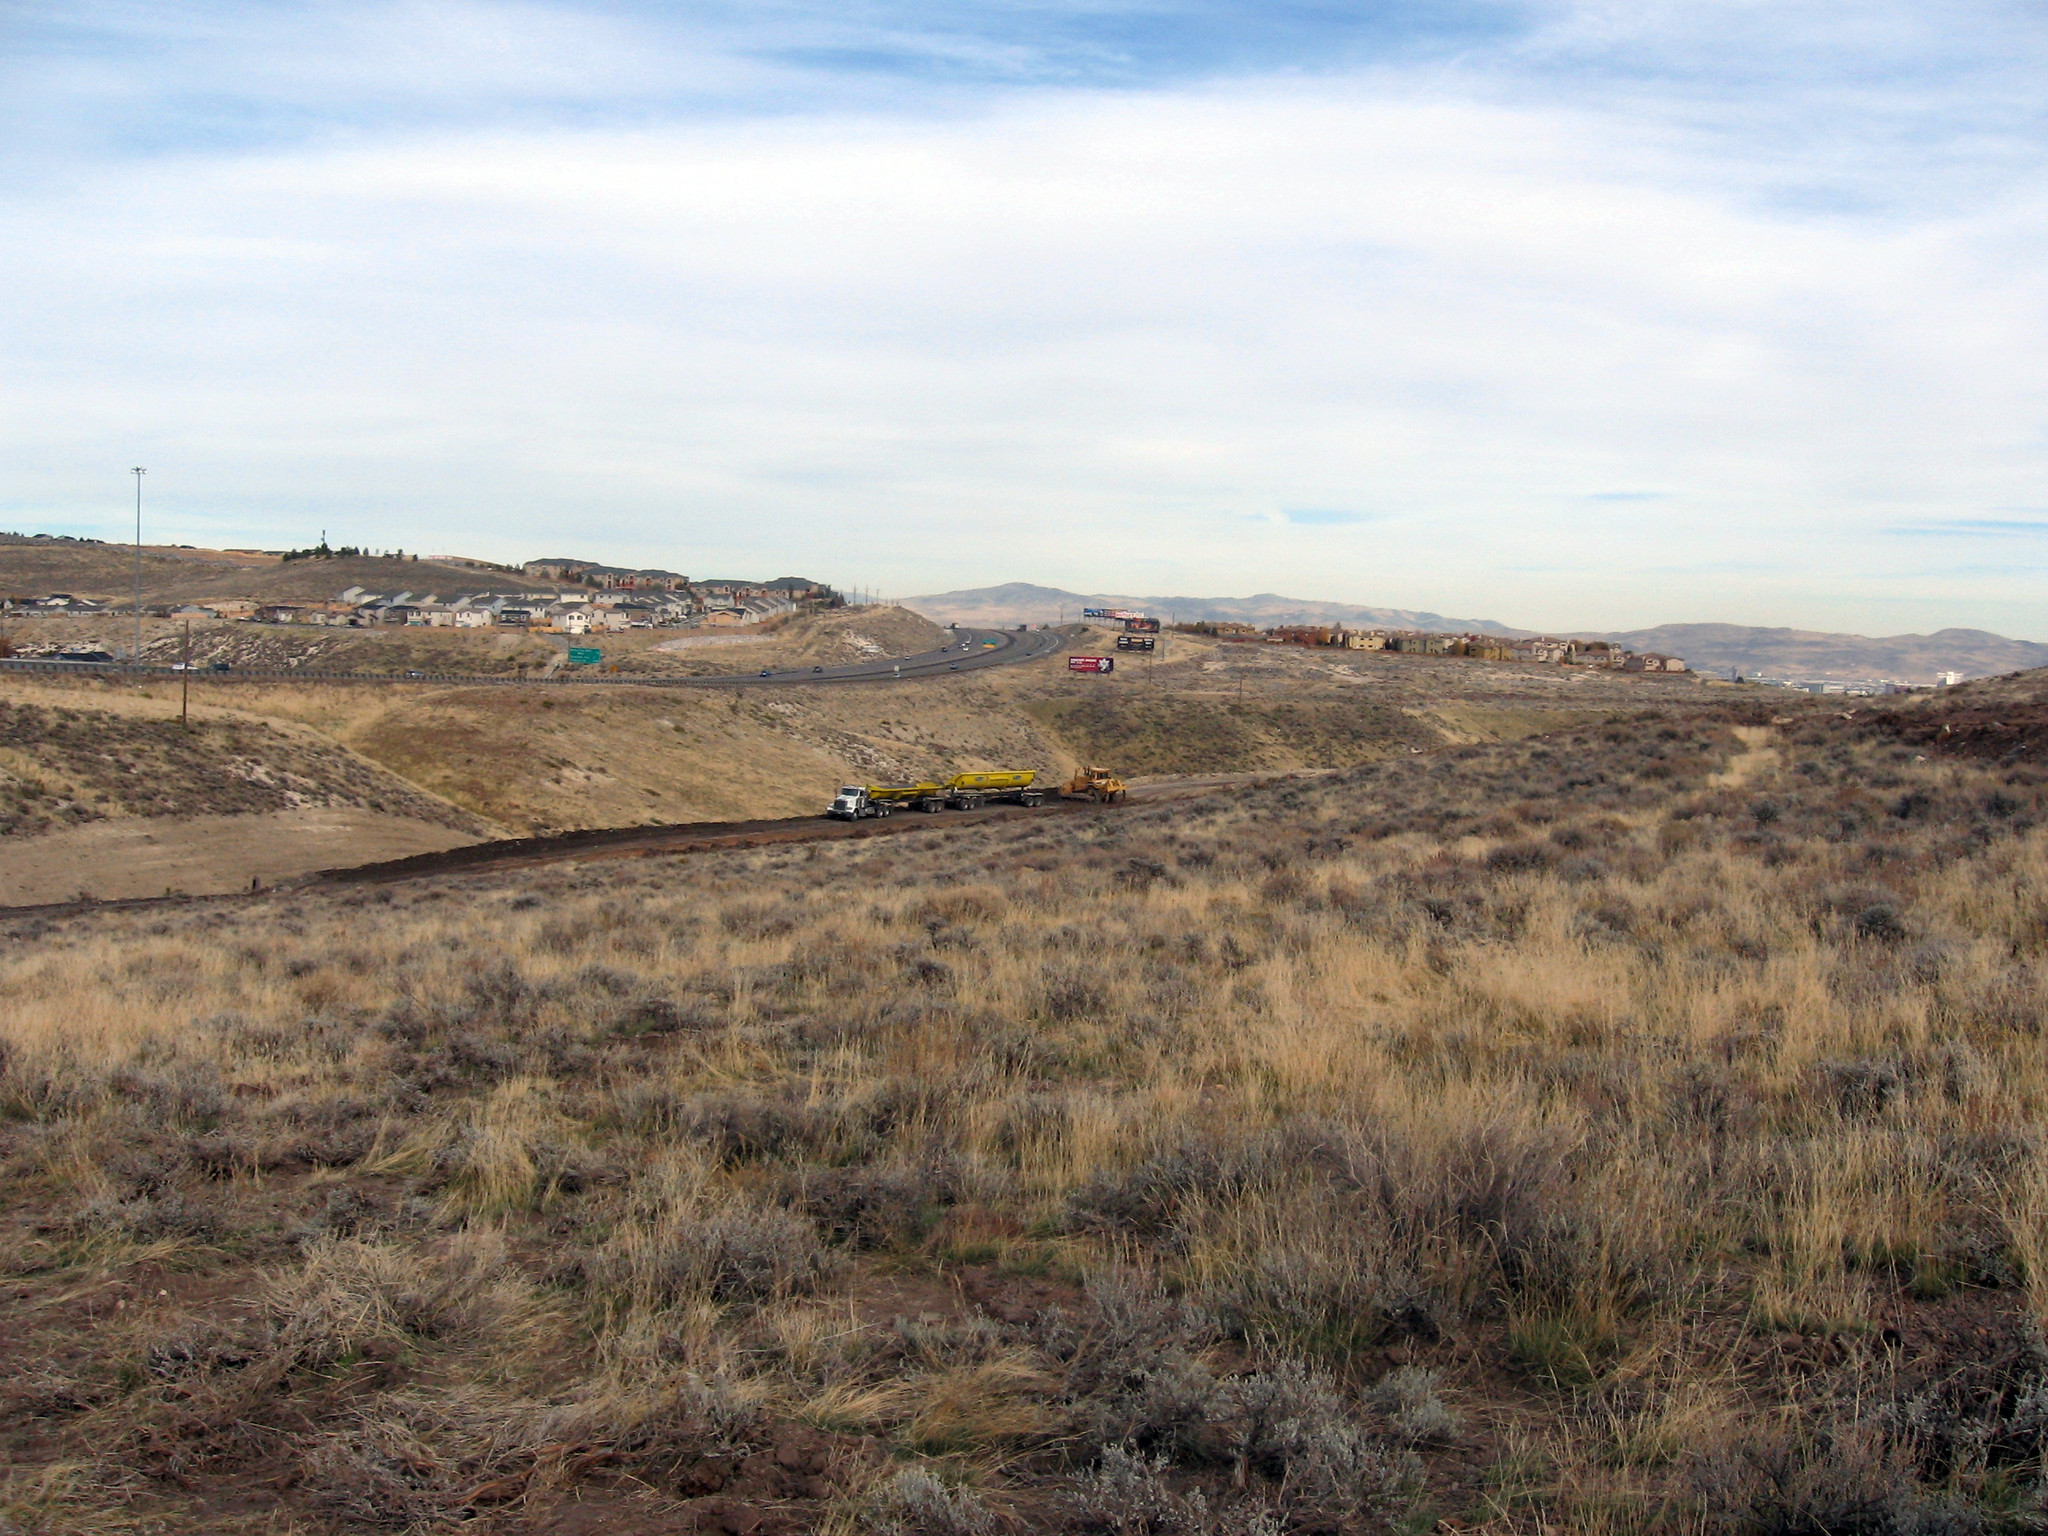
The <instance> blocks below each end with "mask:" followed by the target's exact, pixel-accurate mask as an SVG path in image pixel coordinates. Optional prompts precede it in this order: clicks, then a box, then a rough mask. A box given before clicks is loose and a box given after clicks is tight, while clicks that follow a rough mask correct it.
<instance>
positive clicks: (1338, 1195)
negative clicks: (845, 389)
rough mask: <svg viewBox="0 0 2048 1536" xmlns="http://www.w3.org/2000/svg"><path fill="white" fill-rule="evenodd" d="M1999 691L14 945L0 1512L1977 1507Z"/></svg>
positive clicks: (270, 1520)
mask: <svg viewBox="0 0 2048 1536" xmlns="http://www.w3.org/2000/svg"><path fill="white" fill-rule="evenodd" d="M2001 690H2002V691H2001ZM2041 691H2042V690H2041V686H2040V684H2039V682H2038V681H2036V680H2023V681H2020V682H2015V683H2011V684H2005V685H1998V687H1997V688H1994V689H1989V690H1980V691H1973V690H1964V691H1963V693H1962V694H1961V695H1958V696H1957V697H1956V698H1955V699H1953V700H1943V701H1941V704H1940V708H1942V709H1950V710H1952V711H1953V713H1954V716H1955V718H1953V719H1949V718H1947V717H1944V716H1943V715H1941V714H1939V713H1937V712H1934V710H1933V709H1931V708H1920V709H1917V710H1909V711H1904V712H1902V713H1900V714H1898V715H1892V714H1887V713H1885V712H1883V711H1874V710H1869V709H1863V710H1858V711H1856V712H1854V713H1852V712H1850V711H1847V710H1833V709H1828V708H1825V707H1822V706H1820V705H1818V704H1813V705H1806V704H1796V705H1795V704H1788V703H1787V702H1785V700H1784V698H1783V696H1779V697H1778V698H1777V699H1776V700H1774V701H1772V702H1771V703H1768V704H1766V703H1762V702H1760V701H1758V700H1757V698H1756V697H1755V696H1754V695H1740V696H1737V695H1718V696H1717V695H1709V694H1706V693H1705V692H1704V691H1702V692H1700V693H1699V694H1696V695H1695V696H1694V703H1693V704H1692V706H1691V707H1690V709H1689V710H1680V709H1678V708H1677V707H1676V706H1673V707H1672V708H1670V709H1667V710H1665V711H1664V712H1663V713H1662V714H1660V715H1652V716H1643V715H1619V716H1615V717H1613V718H1612V719H1607V718H1601V719H1597V720H1592V721H1588V722H1585V723H1582V724H1579V725H1575V726H1572V727H1570V728H1568V729H1560V730H1555V731H1551V732H1548V733H1543V734H1537V735H1527V736H1523V737H1522V738H1520V739H1517V740H1511V741H1500V742H1492V743H1473V744H1469V745H1464V746H1446V747H1441V748H1438V749H1435V750H1432V751H1429V752H1425V753H1422V754H1407V753H1403V754H1399V755H1396V756H1393V757H1391V758H1388V759H1385V760H1382V761H1379V762H1375V763H1368V764H1364V765H1361V766H1358V767H1354V768H1351V769H1347V770H1344V771H1341V772H1337V773H1333V774H1328V775H1324V776H1320V777H1316V778H1313V779H1301V780H1298V781H1294V782H1292V783H1283V784H1280V785H1278V786H1276V787H1272V788H1269V789H1267V790H1264V791H1261V792H1260V793H1258V794H1257V795H1256V796H1233V795H1227V794H1225V795H1218V796H1216V797H1214V798H1212V799H1209V800H1206V801H1198V802H1193V803H1183V804H1181V805H1178V806H1175V807H1160V808H1157V809H1148V808H1144V807H1141V806H1136V805H1133V806H1129V807H1124V808H1121V809H1118V810H1105V811H1104V812H1102V813H1101V814H1099V815H1090V816H1082V817H1061V818H1057V819H1049V820H1047V821H1046V822H1044V823H1040V824H1033V823H1032V822H1030V821H1028V820H1025V821H1021V822H1019V821H1011V822H1006V823H998V824H991V825H988V826H983V827H976V828H972V829H962V830H960V831H958V832H956V833H954V834H952V835H950V836H945V837H919V838H889V839H881V840H877V841H874V842H862V841H853V842H842V843H834V844H825V845H817V846H814V847H811V848H803V847H792V848H780V849H776V850H772V851H771V850H757V851H752V852H723V853H706V854H697V855H693V856H690V857H687V858H679V859H646V858H643V859H636V860H631V861H618V862H603V861H593V862H588V863H584V864H581V865H558V866H553V867H551V868H549V869H545V870H540V871H525V872H521V873H518V874H501V875H496V876H489V875H481V876H471V877H467V878H461V879H457V878H444V879H441V880H438V881H432V882H425V881H423V882H416V883H412V884H406V885H397V886H387V887H377V888H355V889H351V890H347V891H318V890H307V891H299V892H280V893H275V894H272V895H268V896H263V897H250V898H246V899H237V900H233V901H223V902H214V903H195V904H190V905H186V906H167V907H162V908H158V909H153V910H129V911H100V912H89V913H82V914H77V915H73V916H66V917H63V918H57V919H53V918H49V917H42V918H37V919H33V920H29V919H22V918H16V919H14V920H13V922H12V923H11V925H10V927H9V930H8V943H7V944H6V946H5V948H4V950H0V1049H4V1055H0V1063H4V1065H0V1117H4V1118H0V1159H4V1169H5V1175H6V1176H5V1179H4V1182H0V1191H4V1194H0V1201H4V1227H0V1273H4V1284H0V1462H4V1464H5V1466H6V1468H7V1470H6V1471H5V1473H4V1474H0V1477H4V1482H0V1529H5V1528H7V1524H8V1523H10V1522H11V1525H12V1527H13V1528H15V1529H20V1530H33V1531H38V1532H61V1533H77V1536H87V1533H116V1532H143V1531H186V1530H207V1531H222V1532H258V1531H261V1532H266V1533H283V1532H298V1533H308V1536H310V1533H327V1532H343V1531H347V1532H357V1531H422V1532H426V1531H434V1530H441V1529H446V1528H452V1527H454V1526H457V1525H461V1526H465V1527H467V1528H470V1529H475V1530H479V1531H491V1532H505V1533H512V1532H534V1533H538V1532H561V1533H568V1536H576V1533H598V1532H605V1533H621V1536H628V1533H629V1536H656V1533H683V1532H696V1531H703V1532H730V1533H742V1532H756V1533H764V1536H773V1533H777V1532H790V1533H793V1532H810V1531H817V1532H833V1533H849V1536H850V1533H853V1532H883V1533H891V1536H964V1533H977V1536H980V1533H987V1536H995V1533H1001V1532H1018V1533H1023V1532H1052V1531H1066V1532H1079V1533H1094V1536H1111V1533H1116V1536H1141V1533H1142V1536H1253V1533H1259V1536H1279V1533H1325V1536H1337V1533H1364V1532H1377V1531H1425V1530H1430V1529H1433V1528H1434V1529H1445V1530H1452V1529H1468V1530H1478V1529H1484V1530H1490V1531H1495V1532H1503V1533H1505V1532H1529V1533H1534V1532H1538V1531H1556V1532H1564V1531H1569V1532H1595V1533H1598V1532H1670V1533H1687V1536H1693V1533H1699V1536H1704V1533H1710V1532H1730V1533H1736V1532H1741V1533H1780V1536H1794V1533H1811V1536H1820V1533H1832V1532H1862V1533H1871V1536H1876V1533H1899V1536H1905V1533H1935V1532H1942V1533H1951V1532H1953V1533H1965V1532H1976V1531H2018V1530H2033V1529H2039V1528H2041V1526H2042V1523H2043V1519H2042V1508H2043V1506H2042V1497H2041V1494H2042V1487H2043V1485H2042V1481H2041V1479H2042V1460H2041V1458H2042V1452H2043V1435H2044V1433H2048V1344H2044V1342H2043V1333H2042V1327H2043V1324H2044V1322H2048V1148H2044V1145H2043V1136H2042V1122H2043V1110H2044V1106H2048V1061H2044V1057H2043V1042H2042V1032H2041V1031H2042V1018H2043V1007H2044V1001H2048V996H2044V994H2048V974H2044V966H2048V815H2044V811H2048V806H2044V783H2048V774H2044V773H2043V772H2042V771H2041V770H2039V769H2037V768H2036V767H2034V766H2032V764H2031V761H2030V755H2031V750H2032V747H2031V742H2032V738H2031V736H2029V735H2027V734H2026V732H2027V731H2028V730H2029V729H2030V728H2031V727H2030V725H2029V722H2032V721H2038V720H2041V719H2043V718H2048V709H2044V708H2043V701H2042V698H2041ZM1674 697H1676V696H1675V695H1674ZM1774 709H1775V710H1776V711H1778V713H1775V714H1774V713H1773V710H1774ZM1973 711H1974V713H1973ZM1979 716H1981V717H1982V718H1981V720H1980V719H1979ZM1958 721H1960V722H1961V724H1962V728H1960V729H1958V728H1956V726H1957V722H1958ZM1943 724H1947V725H1948V726H1949V727H1950V729H1949V730H1948V731H1947V732H1946V734H1944V733H1943V730H1942V726H1943ZM1994 724H1996V725H1997V726H1998V727H1999V730H2000V731H2002V732H2004V734H2003V735H2000V734H1998V733H1997V732H1994V731H1993V730H1992V726H1993V725H1994ZM1979 725H1981V726H1982V729H1979V728H1978V726H1979ZM2016 733H2017V734H2016Z"/></svg>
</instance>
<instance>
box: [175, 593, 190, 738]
mask: <svg viewBox="0 0 2048 1536" xmlns="http://www.w3.org/2000/svg"><path fill="white" fill-rule="evenodd" d="M178 724H180V725H182V726H183V727H184V728H185V729H186V730H188V731H189V730H191V729H192V621H191V620H190V619H187V620H186V621H185V670H184V671H182V672H180V673H179V674H178Z"/></svg>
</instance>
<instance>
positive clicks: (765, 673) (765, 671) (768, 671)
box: [761, 667, 775, 677]
mask: <svg viewBox="0 0 2048 1536" xmlns="http://www.w3.org/2000/svg"><path fill="white" fill-rule="evenodd" d="M761 675H762V676H763V677H773V676H774V675H775V673H774V670H773V669H772V668H769V667H763V668H762V669H761Z"/></svg>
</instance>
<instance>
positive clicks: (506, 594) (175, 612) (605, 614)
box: [6, 559, 842, 635]
mask: <svg viewBox="0 0 2048 1536" xmlns="http://www.w3.org/2000/svg"><path fill="white" fill-rule="evenodd" d="M514 574H515V577H516V578H519V580H518V584H517V585H512V584H509V583H508V585H507V586H506V587H505V589H504V590H499V591H483V592H468V593H464V594H462V595H459V596H453V597H450V598H448V599H447V600H445V601H444V600H443V599H442V598H441V596H440V595H439V594H438V593H435V592H430V591H417V592H414V591H398V592H371V591H368V590H366V589H365V588H363V587H360V586H352V587H348V588H346V589H345V590H343V591H341V592H338V593H336V594H335V595H334V596H333V597H332V598H327V599H318V600H297V601H291V602H258V601H256V600H255V599H253V598H233V597H231V598H209V599H207V600H205V601H203V602H197V603H190V604H186V605H184V606H182V607H179V608H175V609H171V610H169V611H168V612H169V616H170V617H172V618H192V619H201V618H204V619H236V620H243V621H247V622H251V623H257V624H317V625H337V626H349V627H363V626H377V625H423V626H428V627H432V628H449V629H508V628H509V629H526V630H541V631H545V632H550V633H555V634H565V635H588V634H603V633H608V632H616V631H620V630H629V629H700V628H703V629H721V628H739V627H742V626H746V625H753V624H760V623H764V622H766V621H768V620H770V619H774V618H779V617H781V616H783V615H785V614H790V613H794V612H797V611H798V610H799V609H800V608H804V607H830V606H834V605H836V604H838V603H839V602H841V601H842V599H841V598H840V597H839V595H838V594H837V593H836V592H834V591H833V590H832V588H831V587H829V586H827V585H825V584H824V583H822V582H816V581H810V580H807V579H805V578H802V577H796V576H784V577H779V578H777V579H776V580H774V581H746V580H739V579H724V580H715V581H692V580H691V579H690V578H689V577H687V576H684V575H682V574H680V573H679V572H675V571H657V570H642V571H633V570H625V569H623V568H621V567H617V566H607V565H600V564H598V563H597V562H595V561H590V560H570V559H552V560H532V561H528V562H527V563H526V564H525V565H524V566H523V567H521V568H520V570H519V571H518V572H517V573H514ZM6 606H7V607H9V608H10V609H13V610H15V611H18V612H21V613H24V614H31V613H33V614H53V615H54V614H72V615H76V616H79V617H91V616H94V615H99V614H105V613H109V612H115V611H119V609H120V607H121V605H119V604H116V603H105V602H94V601H91V600H89V599H84V598H79V597H76V596H74V595H72V594H69V593H63V592H56V593H50V594H48V595H47V596H44V597H31V598H19V599H13V600H10V601H9V602H8V603H7V605H6Z"/></svg>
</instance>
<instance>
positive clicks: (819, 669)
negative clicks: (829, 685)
mask: <svg viewBox="0 0 2048 1536" xmlns="http://www.w3.org/2000/svg"><path fill="white" fill-rule="evenodd" d="M811 670H812V671H813V672H822V671H824V670H825V669H824V668H823V667H813V668H811Z"/></svg>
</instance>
